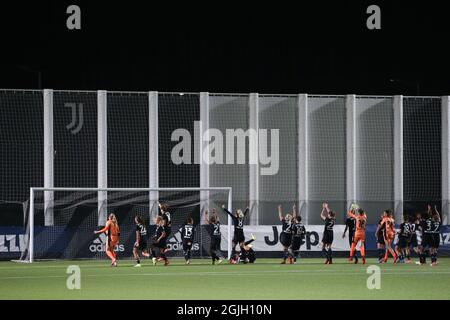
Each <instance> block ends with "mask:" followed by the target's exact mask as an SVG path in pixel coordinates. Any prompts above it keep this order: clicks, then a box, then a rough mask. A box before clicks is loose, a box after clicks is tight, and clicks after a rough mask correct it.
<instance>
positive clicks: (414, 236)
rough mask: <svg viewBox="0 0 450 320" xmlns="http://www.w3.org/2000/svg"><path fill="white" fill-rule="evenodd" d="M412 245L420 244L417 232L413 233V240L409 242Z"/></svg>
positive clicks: (414, 246)
mask: <svg viewBox="0 0 450 320" xmlns="http://www.w3.org/2000/svg"><path fill="white" fill-rule="evenodd" d="M409 245H410V246H413V248H416V247H418V246H419V242H418V241H417V234H415V233H414V234H413V235H412V237H411V241H410V242H409Z"/></svg>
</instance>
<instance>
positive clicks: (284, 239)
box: [278, 204, 292, 264]
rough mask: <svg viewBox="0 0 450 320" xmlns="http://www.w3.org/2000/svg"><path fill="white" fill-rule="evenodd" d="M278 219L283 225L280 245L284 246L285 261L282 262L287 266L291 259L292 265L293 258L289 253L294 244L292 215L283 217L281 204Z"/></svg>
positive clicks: (288, 214)
mask: <svg viewBox="0 0 450 320" xmlns="http://www.w3.org/2000/svg"><path fill="white" fill-rule="evenodd" d="M278 219H279V220H280V222H281V223H282V227H281V234H280V243H281V245H282V246H283V261H281V264H286V260H287V259H289V263H292V256H291V255H290V253H289V247H290V246H291V243H292V215H291V214H290V213H287V214H286V215H285V216H284V217H283V210H282V209H281V204H280V205H279V206H278Z"/></svg>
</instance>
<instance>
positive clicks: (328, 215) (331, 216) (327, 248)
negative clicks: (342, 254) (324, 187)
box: [320, 202, 336, 264]
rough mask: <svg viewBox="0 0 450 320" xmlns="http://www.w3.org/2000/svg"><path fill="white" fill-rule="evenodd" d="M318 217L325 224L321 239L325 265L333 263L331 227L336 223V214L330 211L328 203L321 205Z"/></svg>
mask: <svg viewBox="0 0 450 320" xmlns="http://www.w3.org/2000/svg"><path fill="white" fill-rule="evenodd" d="M320 217H321V218H322V220H323V221H324V222H325V226H324V230H323V237H322V252H323V253H324V255H325V257H326V259H327V260H326V261H325V264H332V263H333V251H332V250H331V245H332V244H333V236H334V233H333V227H334V224H335V222H336V218H335V217H336V213H334V211H332V210H330V208H329V207H328V203H326V202H324V203H323V204H322V211H321V212H320Z"/></svg>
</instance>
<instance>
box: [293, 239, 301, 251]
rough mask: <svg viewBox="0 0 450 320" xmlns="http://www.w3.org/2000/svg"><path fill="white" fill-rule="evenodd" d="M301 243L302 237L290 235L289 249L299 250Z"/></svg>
mask: <svg viewBox="0 0 450 320" xmlns="http://www.w3.org/2000/svg"><path fill="white" fill-rule="evenodd" d="M301 245H302V237H292V244H291V249H292V250H294V251H298V250H300V247H301Z"/></svg>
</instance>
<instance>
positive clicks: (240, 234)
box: [222, 205, 248, 263]
mask: <svg viewBox="0 0 450 320" xmlns="http://www.w3.org/2000/svg"><path fill="white" fill-rule="evenodd" d="M222 209H223V210H224V211H225V212H226V213H227V214H228V215H229V216H230V217H231V219H232V220H233V225H234V235H233V241H232V251H231V259H230V263H235V262H236V260H237V258H238V256H239V255H238V254H237V252H236V245H237V244H239V247H240V248H242V246H243V245H244V241H245V236H244V219H245V217H246V216H247V213H248V207H247V208H246V209H245V212H242V210H241V209H237V210H236V213H235V214H232V213H231V212H230V211H228V210H227V208H226V207H225V205H222Z"/></svg>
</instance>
